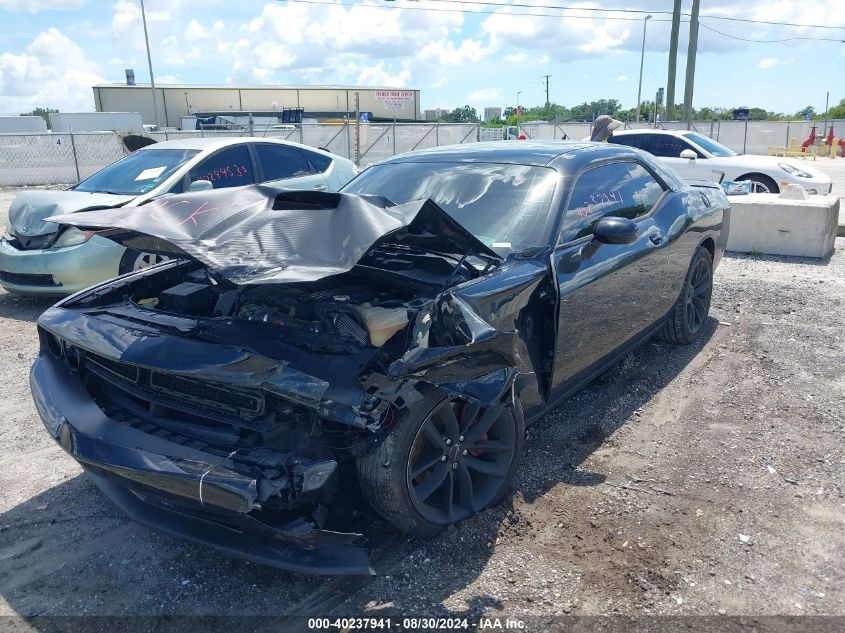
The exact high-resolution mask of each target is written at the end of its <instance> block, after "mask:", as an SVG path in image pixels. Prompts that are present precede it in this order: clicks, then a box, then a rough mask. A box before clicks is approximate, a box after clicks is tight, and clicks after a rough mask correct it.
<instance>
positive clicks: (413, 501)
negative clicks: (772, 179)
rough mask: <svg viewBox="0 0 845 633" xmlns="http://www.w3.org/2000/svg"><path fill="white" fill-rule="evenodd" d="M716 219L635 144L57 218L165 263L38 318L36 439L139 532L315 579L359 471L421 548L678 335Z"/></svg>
mask: <svg viewBox="0 0 845 633" xmlns="http://www.w3.org/2000/svg"><path fill="white" fill-rule="evenodd" d="M729 214H730V207H729V204H728V201H727V199H726V198H725V196H724V195H723V194H722V191H721V189H720V188H719V187H718V185H714V184H712V183H700V184H698V185H696V186H692V185H689V184H685V183H684V182H683V181H681V180H680V179H679V178H678V176H677V175H676V174H675V173H673V172H672V171H671V170H669V169H668V168H666V167H665V166H662V165H661V164H660V163H659V162H656V161H655V160H654V159H653V158H651V157H650V156H649V155H647V154H645V153H642V152H640V151H639V150H636V149H632V148H627V147H624V146H619V145H608V144H590V143H554V142H549V143H533V142H520V143H504V142H500V143H490V144H473V145H467V146H458V147H449V148H437V149H433V150H428V151H422V152H416V153H412V154H407V155H400V156H396V157H394V158H391V159H389V160H386V161H384V162H382V163H379V164H377V165H375V166H373V167H370V168H369V169H367V170H366V171H365V172H363V173H362V174H361V175H359V176H358V177H357V178H356V179H355V180H353V181H352V182H351V183H350V184H348V185H347V186H346V188H345V189H344V190H343V191H342V192H341V193H338V194H329V193H322V192H316V191H295V192H286V193H282V194H279V193H278V192H273V191H271V190H268V189H265V188H262V187H260V186H259V187H246V188H239V189H234V190H231V189H230V190H226V189H222V190H216V191H205V192H196V193H189V194H185V195H175V196H168V197H165V198H162V199H159V200H158V201H156V202H152V203H150V204H147V205H145V206H142V207H138V208H134V209H102V210H93V211H86V212H80V213H74V214H69V215H64V216H58V217H55V218H50V219H51V220H53V221H58V222H60V223H61V224H67V225H73V226H76V227H79V228H81V229H83V230H86V231H98V232H101V233H102V234H103V235H106V236H108V237H110V238H111V239H113V240H116V241H118V242H120V243H122V244H124V245H125V246H127V247H129V248H134V249H136V250H139V251H143V252H156V253H160V254H164V255H167V256H169V257H171V259H170V260H169V261H167V262H165V263H163V264H160V265H157V266H155V267H152V268H149V269H147V270H144V271H140V272H135V273H130V274H128V275H124V276H122V277H118V278H116V279H113V280H111V281H107V282H105V283H103V284H100V285H98V286H95V287H92V288H89V289H87V290H84V291H82V292H80V293H78V294H76V295H73V296H71V297H69V298H67V299H65V300H63V301H61V302H59V303H58V304H56V306H55V307H52V308H50V309H49V310H47V311H46V312H45V313H44V314H43V315H42V317H41V318H40V319H39V321H38V332H39V336H40V341H41V350H40V353H39V355H38V358H37V360H36V361H35V364H34V366H33V368H32V372H31V385H32V394H33V397H34V400H35V404H36V407H37V409H38V412H39V414H40V415H41V417H42V419H43V420H44V424H45V426H46V427H47V430H48V431H49V432H50V434H51V435H52V436H53V437H54V438H55V439H56V440H57V441H58V442H59V443H60V444H61V446H62V447H63V448H64V449H65V450H66V451H67V452H68V453H70V454H71V455H72V456H73V457H74V458H75V459H76V460H77V461H78V462H79V463H80V464H81V465H82V467H83V468H84V469H85V471H86V472H87V473H88V475H89V476H90V477H91V478H92V479H93V481H94V482H95V483H96V484H97V486H98V487H99V488H100V489H101V490H102V491H103V493H104V494H105V495H106V496H107V497H109V498H110V499H111V500H112V501H113V502H114V503H115V504H117V505H118V506H119V507H120V508H122V509H123V510H124V511H126V512H127V513H128V514H129V515H130V516H131V517H132V518H134V519H135V520H137V521H139V522H141V523H144V524H147V525H151V526H154V527H156V528H159V529H162V530H164V531H166V532H170V533H172V534H176V535H179V536H182V537H185V538H188V539H190V540H193V541H197V542H200V543H205V544H208V545H212V546H215V547H218V548H221V549H223V550H226V551H228V552H230V553H233V554H235V555H239V556H242V557H245V558H248V559H252V560H255V561H258V562H261V563H265V564H269V565H273V566H276V567H280V568H285V569H291V570H299V571H309V572H315V573H331V574H342V573H372V570H371V566H370V563H369V561H368V558H367V555H366V550H365V549H364V548H363V547H362V546H361V545H359V544H357V543H356V542H357V540H358V539H359V538H360V535H359V534H355V533H348V532H340V531H336V529H333V528H334V527H335V526H334V525H332V524H330V522H328V521H327V516H328V514H329V513H328V511H327V509H329V508H332V507H334V504H337V503H338V502H339V501H338V499H337V494H338V490H339V489H340V490H342V489H343V487H342V486H341V484H343V485H346V484H347V483H348V482H349V481H350V480H351V479H354V478H357V482H358V485H359V486H360V490H361V492H362V493H363V496H364V497H365V498H366V499H367V500H368V501H369V503H370V505H371V506H372V507H373V508H374V509H375V510H376V512H377V513H379V514H380V515H381V516H382V517H383V518H384V519H386V520H387V521H388V522H389V523H391V524H392V525H393V526H395V527H396V529H397V530H401V531H403V532H407V533H410V534H415V535H420V536H433V535H435V534H437V533H438V531H439V530H441V529H442V528H443V527H444V526H446V525H448V524H451V523H455V522H457V521H461V520H462V519H465V518H467V517H469V516H471V515H472V514H474V513H477V512H480V511H482V510H484V509H485V508H487V507H489V506H491V505H492V504H495V503H496V502H497V501H499V500H500V499H501V498H502V497H503V496H504V495H505V494H506V493H507V491H508V488H509V484H510V483H511V480H512V479H513V477H514V473H515V471H516V468H517V465H518V464H519V460H520V454H521V452H522V448H523V436H524V431H525V425H526V423H528V422H531V421H533V420H536V419H537V418H538V417H539V416H541V415H542V414H543V413H544V412H545V411H547V410H549V409H550V408H551V407H554V406H556V405H557V404H559V403H560V402H561V401H562V400H563V399H564V398H566V397H567V396H569V395H571V394H572V393H574V392H575V391H576V390H578V389H579V388H581V387H582V386H584V385H585V384H586V383H588V382H589V381H590V380H591V379H593V378H594V377H596V376H597V375H598V374H599V373H601V372H602V371H603V370H605V369H606V368H607V367H608V366H609V365H611V364H612V363H614V362H615V361H616V360H618V359H619V358H620V357H621V356H622V355H624V354H625V353H627V352H628V351H630V350H631V349H632V348H634V347H635V346H637V345H638V344H640V343H642V342H644V341H646V340H648V339H649V338H650V337H652V336H653V335H657V336H658V337H660V338H662V339H664V340H667V341H670V342H673V343H690V342H692V341H694V340H695V339H696V337H697V336H698V335H699V334H700V333H701V331H702V329H703V325H704V322H705V319H706V317H707V313H708V309H709V305H710V293H711V286H712V277H713V271H714V269H715V267H716V265H717V264H718V262H719V259H720V258H721V256H722V254H723V252H724V249H725V243H726V241H727V234H728V224H729V217H730V215H729Z"/></svg>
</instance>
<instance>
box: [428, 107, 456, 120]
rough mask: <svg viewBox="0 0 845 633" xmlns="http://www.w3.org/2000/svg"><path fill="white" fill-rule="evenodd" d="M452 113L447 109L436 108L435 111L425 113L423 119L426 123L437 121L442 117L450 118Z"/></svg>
mask: <svg viewBox="0 0 845 633" xmlns="http://www.w3.org/2000/svg"><path fill="white" fill-rule="evenodd" d="M451 112H452V111H451V110H447V109H445V108H434V109H433V110H425V111H423V118H424V119H425V120H426V121H436V120H437V119H439V118H440V117H444V116H449V114H451Z"/></svg>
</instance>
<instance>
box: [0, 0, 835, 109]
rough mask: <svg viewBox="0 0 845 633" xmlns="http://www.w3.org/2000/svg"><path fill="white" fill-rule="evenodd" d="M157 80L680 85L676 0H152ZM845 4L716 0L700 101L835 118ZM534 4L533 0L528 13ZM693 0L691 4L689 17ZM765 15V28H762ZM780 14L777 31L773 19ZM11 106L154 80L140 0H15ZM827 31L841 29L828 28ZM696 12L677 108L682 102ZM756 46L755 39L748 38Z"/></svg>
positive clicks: (60, 105)
mask: <svg viewBox="0 0 845 633" xmlns="http://www.w3.org/2000/svg"><path fill="white" fill-rule="evenodd" d="M145 4H146V10H147V20H148V26H149V31H150V44H151V48H152V55H153V69H154V71H155V76H156V81H157V83H187V84H195V83H203V84H207V83H210V84H217V83H227V84H284V85H292V84H331V85H369V86H390V87H397V88H415V89H419V90H421V92H422V103H421V106H422V107H423V108H436V107H442V108H452V107H456V106H461V105H465V104H469V105H471V106H473V107H475V108H478V109H479V111H481V109H482V108H484V107H485V106H502V107H507V106H512V105H514V104H515V103H516V93H517V91H520V92H521V93H522V94H521V96H520V103H522V104H523V105H527V106H531V105H540V104H543V103H545V100H546V97H545V83H544V79H543V76H544V75H551V77H550V80H549V88H550V90H549V93H550V100H551V101H553V102H556V103H559V104H562V105H567V106H572V105H575V104H578V103H582V102H588V101H593V100H597V99H602V98H606V99H618V100H619V101H620V102H621V103H622V105H623V106H624V107H626V108H627V107H632V106H634V105H636V99H637V80H638V75H639V67H640V47H641V45H642V36H643V23H644V18H645V16H646V15H648V14H651V15H652V16H653V17H652V18H651V19H649V20H648V24H647V32H646V43H645V47H646V51H645V69H644V73H643V95H644V97H643V98H644V99H649V98H653V95H654V93H655V91H656V90H657V89H658V88H660V87H663V86H665V85H666V76H667V62H668V48H669V31H670V19H671V11H672V5H673V2H672V0H641V1H639V2H636V3H632V2H630V0H599V1H597V2H571V3H570V2H567V1H566V0H516V1H515V2H513V3H512V2H510V1H509V0H486V1H485V2H479V3H470V2H463V1H461V0H422V1H420V2H417V1H410V0H398V1H396V2H385V1H383V0H364V1H359V0H294V1H290V0H287V1H284V2H261V1H252V0H245V1H244V2H240V3H232V2H230V1H226V2H222V1H216V0H205V1H204V2H202V3H196V2H185V1H183V0H146V2H145ZM843 4H845V0H801V1H796V0H750V1H748V2H736V0H704V1H703V2H702V9H701V14H702V17H701V29H700V34H699V47H698V51H699V53H698V59H697V64H696V82H695V98H694V105H695V106H696V107H701V106H720V107H735V106H741V105H745V106H752V107H761V108H764V109H766V110H770V111H773V112H783V113H793V112H797V111H798V110H801V109H803V108H804V107H806V106H808V105H811V106H813V107H814V108H815V109H816V110H817V111H824V106H825V96H826V93H827V92H828V91H829V92H830V103H831V105H833V104H836V103H838V102H839V101H840V100H841V99H843V98H845V81H843V79H845V72H843V70H842V69H843V68H845V42H843V40H845V10H843ZM515 5H520V6H515ZM690 6H691V0H684V2H683V9H682V11H683V13H685V14H688V13H689V11H690ZM749 20H752V21H749ZM764 22H770V23H775V24H766V23H764ZM0 25H2V26H0V113H3V114H19V113H21V112H27V111H30V110H32V109H34V108H35V107H51V108H57V109H59V110H61V111H65V112H69V111H91V110H93V109H94V102H93V95H92V91H91V86H92V85H94V84H97V83H103V82H123V81H124V69H125V68H134V70H135V76H136V79H137V81H138V82H139V83H143V82H148V81H149V72H148V70H147V61H146V54H145V49H144V39H143V28H142V25H141V11H140V3H139V2H138V0H120V1H118V2H99V1H95V0H0ZM820 27H826V28H820ZM688 30H689V24H688V17H686V16H685V17H684V22H683V23H682V24H681V43H680V51H681V54H680V55H679V60H678V81H677V89H676V90H677V92H676V95H677V97H676V101H678V102H680V101H682V98H683V83H684V69H685V65H686V50H687V34H688ZM749 40H750V41H749Z"/></svg>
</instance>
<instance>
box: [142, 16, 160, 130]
mask: <svg viewBox="0 0 845 633" xmlns="http://www.w3.org/2000/svg"><path fill="white" fill-rule="evenodd" d="M141 21H142V22H143V23H144V42H145V43H146V45H147V64H149V67H150V89H151V90H152V93H153V116H154V117H155V124H156V127H158V124H159V120H158V99H156V80H155V78H154V77H153V58H152V56H151V55H150V37H149V35H147V12H146V10H145V9H144V0H141Z"/></svg>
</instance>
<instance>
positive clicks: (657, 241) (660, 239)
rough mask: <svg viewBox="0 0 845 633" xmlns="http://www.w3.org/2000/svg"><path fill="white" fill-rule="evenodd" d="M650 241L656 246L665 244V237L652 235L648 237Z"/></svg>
mask: <svg viewBox="0 0 845 633" xmlns="http://www.w3.org/2000/svg"><path fill="white" fill-rule="evenodd" d="M648 239H650V240H651V243H652V244H654V245H655V246H656V245H658V244H662V243H663V236H662V235H658V234H657V233H652V234H651V235H649V236H648Z"/></svg>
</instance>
